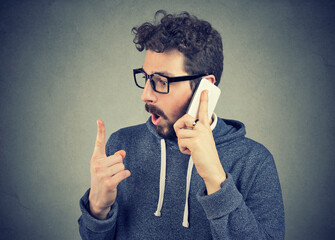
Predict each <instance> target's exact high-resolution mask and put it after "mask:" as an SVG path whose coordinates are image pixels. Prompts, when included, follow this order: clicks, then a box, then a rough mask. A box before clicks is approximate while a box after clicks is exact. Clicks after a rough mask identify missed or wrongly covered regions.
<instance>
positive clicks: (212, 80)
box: [204, 75, 215, 84]
mask: <svg viewBox="0 0 335 240" xmlns="http://www.w3.org/2000/svg"><path fill="white" fill-rule="evenodd" d="M204 78H206V79H207V80H208V81H210V82H211V83H213V84H214V83H215V76H214V75H207V76H206V77H204Z"/></svg>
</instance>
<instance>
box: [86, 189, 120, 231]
mask: <svg viewBox="0 0 335 240" xmlns="http://www.w3.org/2000/svg"><path fill="white" fill-rule="evenodd" d="M89 193H90V189H88V190H87V191H86V193H85V194H84V196H83V197H82V198H81V199H80V210H81V212H82V216H81V220H82V223H83V225H84V226H85V227H86V228H87V229H89V230H91V231H92V232H106V231H110V230H111V229H112V228H114V226H115V223H116V217H117V213H118V204H117V202H115V203H114V204H113V206H112V207H111V210H110V211H109V213H108V215H107V219H105V220H99V219H96V218H94V217H93V216H92V215H91V214H90V211H89V203H88V196H89Z"/></svg>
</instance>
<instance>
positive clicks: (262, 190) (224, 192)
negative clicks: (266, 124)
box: [197, 155, 285, 240]
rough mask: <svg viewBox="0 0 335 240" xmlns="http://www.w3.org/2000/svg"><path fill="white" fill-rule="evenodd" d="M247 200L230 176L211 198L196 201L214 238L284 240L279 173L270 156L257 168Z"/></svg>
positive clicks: (200, 194)
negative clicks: (200, 206) (204, 214)
mask: <svg viewBox="0 0 335 240" xmlns="http://www.w3.org/2000/svg"><path fill="white" fill-rule="evenodd" d="M250 186H251V187H250V190H249V191H248V193H247V195H246V197H243V195H242V194H241V193H240V192H239V190H238V189H237V187H236V185H235V183H234V179H233V177H232V175H231V174H229V173H228V174H227V179H226V181H224V182H223V183H222V184H221V189H220V190H219V191H217V192H215V193H213V194H211V195H206V190H205V189H201V190H200V191H199V192H198V194H197V199H198V201H199V202H200V204H201V205H202V207H203V208H204V211H205V213H206V216H207V218H208V220H209V222H210V225H211V231H212V236H213V239H216V240H218V239H284V235H285V223H284V206H283V200H282V194H281V188H280V183H279V178H278V173H277V170H276V166H275V163H274V160H273V158H272V156H271V155H270V156H269V157H268V158H267V159H266V160H265V161H264V162H263V164H262V165H261V166H260V168H259V169H258V171H257V175H256V177H255V179H254V180H253V182H251V183H250Z"/></svg>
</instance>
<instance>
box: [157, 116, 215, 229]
mask: <svg viewBox="0 0 335 240" xmlns="http://www.w3.org/2000/svg"><path fill="white" fill-rule="evenodd" d="M213 116H214V121H213V122H212V124H211V129H212V130H213V129H214V128H215V126H216V123H217V116H216V115H215V113H214V115H213ZM193 165H194V164H193V160H192V157H190V159H189V161H188V167H187V175H186V199H185V208H184V217H183V224H182V225H183V227H185V228H188V227H189V222H188V213H189V209H188V198H189V193H190V186H191V177H192V170H193ZM165 176H166V145H165V140H164V139H163V138H162V139H161V172H160V179H159V199H158V204H157V210H156V212H155V213H154V214H155V216H157V217H160V216H161V210H162V206H163V200H164V191H165Z"/></svg>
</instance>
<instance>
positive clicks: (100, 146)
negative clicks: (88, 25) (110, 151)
mask: <svg viewBox="0 0 335 240" xmlns="http://www.w3.org/2000/svg"><path fill="white" fill-rule="evenodd" d="M93 156H94V157H101V156H106V151H105V124H104V122H103V121H102V120H101V119H98V120H97V138H96V140H95V146H94V152H93Z"/></svg>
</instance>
